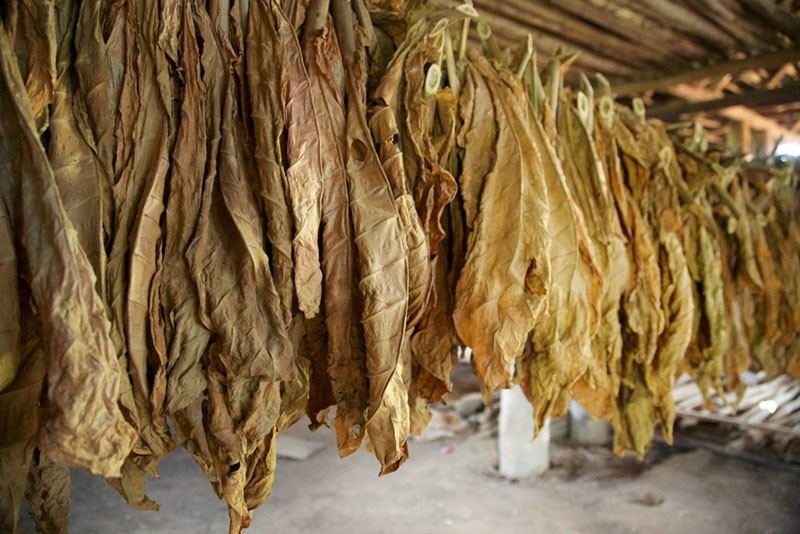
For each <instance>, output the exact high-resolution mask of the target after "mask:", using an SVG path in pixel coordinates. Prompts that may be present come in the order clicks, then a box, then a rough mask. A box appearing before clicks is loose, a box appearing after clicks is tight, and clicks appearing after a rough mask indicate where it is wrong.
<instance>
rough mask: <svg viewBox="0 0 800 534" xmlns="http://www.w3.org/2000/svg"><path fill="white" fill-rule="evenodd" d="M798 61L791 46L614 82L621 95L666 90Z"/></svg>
mask: <svg viewBox="0 0 800 534" xmlns="http://www.w3.org/2000/svg"><path fill="white" fill-rule="evenodd" d="M797 61H800V49H798V48H791V49H788V50H780V51H778V52H772V53H769V54H762V55H759V56H753V57H749V58H746V59H736V60H729V61H722V62H720V63H717V64H715V65H708V66H706V67H702V68H698V69H692V70H688V71H684V72H679V73H676V74H671V75H669V76H665V77H664V78H659V79H653V80H639V81H635V82H628V83H625V82H623V83H618V84H614V91H615V92H616V93H617V94H619V95H637V94H641V93H643V92H645V91H658V90H664V89H668V88H670V87H673V86H676V85H679V84H683V83H691V82H696V81H698V80H703V79H705V78H718V77H720V76H724V75H725V74H739V73H741V72H744V71H747V70H752V69H768V70H771V69H777V68H780V67H782V66H783V65H785V64H786V63H794V62H797Z"/></svg>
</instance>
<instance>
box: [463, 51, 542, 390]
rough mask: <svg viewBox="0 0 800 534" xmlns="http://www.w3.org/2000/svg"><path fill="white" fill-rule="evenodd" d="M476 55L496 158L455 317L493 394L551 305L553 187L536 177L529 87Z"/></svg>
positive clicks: (508, 375)
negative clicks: (491, 113)
mask: <svg viewBox="0 0 800 534" xmlns="http://www.w3.org/2000/svg"><path fill="white" fill-rule="evenodd" d="M470 58H471V60H472V63H471V64H470V65H469V66H468V67H467V71H469V70H472V69H475V75H477V76H481V77H482V78H484V79H485V80H486V83H487V85H488V87H489V89H490V94H491V96H492V101H493V105H494V108H495V118H496V121H497V131H498V135H497V148H496V153H497V157H496V160H495V162H496V163H495V166H494V167H493V168H492V169H491V171H490V172H489V174H487V175H486V178H485V181H484V185H483V187H482V190H483V193H482V195H481V199H480V211H479V212H478V216H477V218H476V220H475V229H474V230H473V231H472V232H471V234H470V236H469V241H468V243H469V244H468V249H467V256H466V263H465V265H464V268H463V270H462V271H461V277H460V279H459V281H458V286H457V288H456V305H455V310H454V313H453V318H454V320H455V326H456V329H457V330H458V334H459V337H460V338H461V339H462V340H463V341H464V343H465V344H466V345H467V346H469V347H471V348H472V351H473V362H474V367H475V369H476V371H477V372H478V374H479V376H480V377H481V379H482V380H483V384H484V391H485V392H486V393H488V392H491V391H493V390H494V389H496V388H497V387H499V386H502V385H505V384H507V383H508V381H509V379H510V378H511V367H512V363H513V362H514V360H515V359H516V358H518V357H519V356H520V355H521V354H522V349H523V347H524V345H525V341H526V340H527V337H528V333H529V332H530V331H531V330H532V329H533V328H534V326H535V325H536V324H537V323H538V321H540V320H541V319H542V317H543V313H544V311H545V309H546V295H547V291H548V288H549V287H550V283H551V270H550V238H551V236H550V233H549V226H548V222H549V214H550V211H549V208H548V200H547V189H546V186H545V184H544V182H543V181H541V180H537V179H536V177H537V176H540V175H541V160H539V159H538V158H537V155H536V149H535V146H534V141H533V138H532V134H531V131H530V126H529V122H528V117H527V111H526V110H527V102H526V101H525V96H524V93H523V90H522V87H521V86H520V85H519V84H518V82H516V81H515V80H513V79H512V78H511V77H508V76H505V77H501V76H502V75H501V74H500V73H498V72H497V71H496V70H495V69H494V67H492V66H491V65H489V64H488V62H487V61H486V60H485V59H483V58H482V57H480V56H477V55H476V54H472V55H471V56H470ZM468 150H469V147H468ZM465 157H466V156H465ZM500 213H502V214H503V215H502V217H501V216H499V215H498V214H500Z"/></svg>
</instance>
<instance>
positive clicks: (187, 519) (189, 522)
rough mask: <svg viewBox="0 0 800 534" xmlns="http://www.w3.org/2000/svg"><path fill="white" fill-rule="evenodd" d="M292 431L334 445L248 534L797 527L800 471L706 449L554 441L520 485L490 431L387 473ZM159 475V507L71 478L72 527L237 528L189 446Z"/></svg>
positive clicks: (329, 437) (419, 450)
mask: <svg viewBox="0 0 800 534" xmlns="http://www.w3.org/2000/svg"><path fill="white" fill-rule="evenodd" d="M290 432H291V434H292V435H294V436H298V437H302V438H306V439H312V440H318V441H320V442H322V443H323V444H324V448H323V449H322V450H321V451H319V452H318V453H316V454H315V455H313V456H312V457H311V458H309V459H307V460H305V461H292V460H288V459H279V461H278V473H277V477H276V482H275V489H274V492H273V495H272V497H271V498H270V499H269V500H268V501H267V503H266V504H265V505H264V506H263V507H261V508H260V509H259V510H257V511H256V512H255V519H254V521H253V525H252V527H251V528H250V530H249V531H248V532H254V533H281V534H288V533H312V532H317V533H332V534H337V533H347V534H361V533H364V534H379V533H386V534H390V533H440V532H442V533H448V532H453V533H476V534H477V533H489V532H491V533H506V532H507V533H532V532H533V533H538V532H546V533H558V532H564V533H572V532H587V533H589V532H591V533H623V532H647V533H670V532H674V533H682V534H683V533H689V532H691V533H704V532H709V533H710V532H715V533H717V532H724V533H737V532H742V533H755V532H757V533H782V532H786V533H789V532H800V492H798V491H797V487H798V485H800V476H798V475H797V474H796V473H794V472H788V471H786V470H775V469H772V468H768V467H763V466H757V465H753V464H750V463H745V462H743V461H740V460H737V459H733V458H730V457H725V456H721V455H718V454H715V453H713V452H709V451H706V450H703V449H697V450H694V451H683V452H677V451H676V450H674V449H673V450H670V449H667V448H666V447H657V448H656V449H655V450H654V451H652V453H651V454H650V455H649V456H648V458H647V461H646V462H645V463H641V462H637V461H635V460H632V459H618V458H615V457H613V456H612V455H611V454H610V453H609V452H608V450H607V449H605V448H598V447H594V448H582V447H574V446H567V445H559V444H554V445H553V446H552V449H551V460H552V463H553V464H554V466H553V468H552V469H551V470H550V471H549V472H548V473H547V474H546V475H545V476H544V477H541V478H537V479H530V480H519V481H513V482H510V481H506V480H503V479H501V478H499V477H498V476H496V475H495V474H494V468H493V466H492V464H493V463H494V462H495V461H496V453H495V439H494V438H493V437H492V435H491V432H484V433H483V434H475V433H466V434H462V435H459V436H457V437H455V438H452V439H448V440H442V441H433V442H426V443H420V442H414V443H411V445H410V450H411V458H410V459H409V460H408V462H406V464H405V465H404V466H403V467H402V468H401V469H400V470H399V471H398V472H397V473H394V474H392V475H389V476H387V477H383V478H380V479H379V478H378V477H377V472H378V466H377V463H376V461H375V459H374V458H373V457H372V456H371V455H370V454H368V453H367V452H365V451H360V452H359V453H356V454H355V455H353V456H351V457H349V458H346V459H344V460H340V459H339V458H338V455H337V453H336V447H335V440H334V436H333V433H332V432H331V431H327V430H324V429H323V430H322V431H319V432H316V433H310V432H308V431H306V430H305V429H304V428H303V427H302V426H301V425H298V426H296V427H294V428H292V429H291V430H290ZM161 473H162V478H161V479H160V480H155V481H153V482H152V483H151V485H150V491H149V494H150V496H151V497H153V498H154V499H155V500H156V501H158V502H159V503H160V504H161V511H160V512H138V511H135V510H132V509H130V508H128V507H127V506H126V505H125V504H124V502H123V501H122V499H121V498H120V497H119V496H118V495H117V494H116V493H115V492H114V491H113V490H112V489H111V488H110V487H108V486H107V485H106V484H105V482H104V481H103V480H102V479H99V478H97V477H93V476H91V475H88V474H86V473H83V472H75V473H74V479H73V501H72V509H71V517H70V532H73V533H77V534H90V533H103V534H106V533H131V534H132V533H155V532H160V533H206V532H208V533H223V532H226V531H227V514H226V508H225V505H224V504H223V503H222V502H221V501H219V500H218V499H217V498H216V496H215V495H214V493H213V491H212V490H211V488H210V486H209V485H208V483H207V482H206V481H205V480H204V479H203V477H202V475H201V473H200V471H199V469H198V468H197V467H196V466H195V465H194V463H193V461H192V460H191V458H190V457H189V456H188V455H187V454H186V453H183V452H176V453H175V454H173V455H171V456H169V457H168V458H166V459H165V460H164V461H163V462H162V464H161ZM28 525H29V528H30V523H28Z"/></svg>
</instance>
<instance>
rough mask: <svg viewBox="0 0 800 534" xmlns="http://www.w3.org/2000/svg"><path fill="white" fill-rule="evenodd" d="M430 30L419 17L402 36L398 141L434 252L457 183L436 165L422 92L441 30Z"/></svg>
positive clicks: (432, 103)
mask: <svg viewBox="0 0 800 534" xmlns="http://www.w3.org/2000/svg"><path fill="white" fill-rule="evenodd" d="M453 13H457V12H453ZM432 30H433V28H431V26H430V23H429V22H428V21H427V20H426V19H422V20H421V21H420V22H418V23H417V24H415V25H414V26H413V27H412V28H411V29H410V30H409V32H408V35H407V36H406V43H407V46H409V47H410V49H409V50H408V57H406V58H405V60H404V61H403V69H404V70H403V77H404V85H403V86H402V87H401V89H403V93H401V94H402V97H403V107H404V118H405V133H404V135H402V136H401V141H402V147H403V156H404V162H405V170H406V176H407V178H406V179H407V180H408V184H409V190H410V192H411V194H412V195H413V197H414V201H415V203H416V207H417V213H418V214H419V219H420V221H421V223H422V227H423V228H424V230H425V235H426V237H427V241H428V249H429V250H430V251H431V254H432V255H435V253H436V251H438V250H439V243H441V241H442V239H444V235H445V233H444V229H443V228H442V213H443V212H444V210H445V208H446V207H447V205H448V204H449V203H450V202H451V201H452V200H453V199H454V198H455V196H456V192H457V190H458V186H457V185H456V181H455V179H454V178H453V176H452V175H451V174H450V172H448V171H447V169H445V168H444V167H443V166H442V165H441V164H440V162H439V154H438V152H437V151H436V147H435V146H434V144H433V132H432V128H431V124H432V122H433V120H434V115H435V113H436V98H435V96H428V94H427V93H426V89H425V88H426V75H427V69H426V66H428V65H430V64H431V63H436V62H438V61H439V48H438V46H437V45H436V43H437V40H439V39H440V38H441V33H439V34H434V33H433V32H432ZM428 68H430V67H428Z"/></svg>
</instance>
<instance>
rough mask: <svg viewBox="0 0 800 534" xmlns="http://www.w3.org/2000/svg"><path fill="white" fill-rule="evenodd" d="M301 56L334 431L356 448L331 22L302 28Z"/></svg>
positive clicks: (356, 399)
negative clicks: (314, 169)
mask: <svg viewBox="0 0 800 534" xmlns="http://www.w3.org/2000/svg"><path fill="white" fill-rule="evenodd" d="M304 52H305V60H306V65H307V68H308V75H309V81H310V82H311V88H312V96H313V97H314V99H315V106H316V109H317V111H318V113H319V116H318V121H319V124H320V147H321V150H322V151H323V153H324V154H327V155H328V157H325V158H323V159H322V162H321V163H322V173H323V177H324V179H325V183H324V186H323V196H322V270H323V273H324V280H325V284H324V287H323V301H324V304H325V326H326V328H327V333H328V366H327V372H328V376H329V377H330V382H331V386H332V390H333V391H332V393H333V395H334V397H335V399H336V406H337V407H336V419H335V422H334V423H335V427H336V436H337V438H336V439H337V444H338V448H339V454H340V455H341V456H347V455H348V454H351V453H353V452H355V451H356V450H358V448H359V447H360V445H361V441H362V440H363V438H364V433H365V431H366V413H367V402H368V394H369V393H368V387H369V386H368V381H367V370H366V355H365V352H364V351H365V348H364V332H363V329H362V327H361V325H360V323H359V319H360V317H361V304H360V302H359V294H358V290H357V279H358V278H357V277H358V270H357V258H356V254H357V252H356V249H355V242H354V231H353V221H352V217H351V215H350V198H349V192H348V189H347V175H346V171H345V157H346V150H347V147H346V145H345V136H346V130H345V109H344V101H343V95H342V92H341V90H340V84H343V83H344V80H343V76H344V73H343V70H342V69H343V66H342V57H341V53H340V51H339V46H338V43H337V40H336V35H335V34H334V32H333V29H332V28H331V27H330V25H328V26H326V27H324V28H323V29H322V31H321V33H319V34H318V35H313V34H310V33H307V34H306V41H305V50H304Z"/></svg>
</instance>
